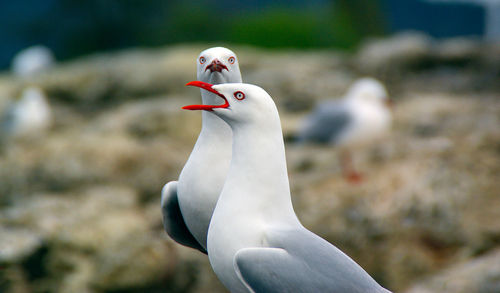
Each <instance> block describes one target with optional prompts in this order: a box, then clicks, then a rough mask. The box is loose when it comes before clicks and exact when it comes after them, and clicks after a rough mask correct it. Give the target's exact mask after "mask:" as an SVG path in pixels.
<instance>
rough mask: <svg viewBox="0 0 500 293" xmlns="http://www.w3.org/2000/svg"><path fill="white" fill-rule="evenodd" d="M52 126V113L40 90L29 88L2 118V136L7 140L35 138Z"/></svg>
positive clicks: (33, 87)
mask: <svg viewBox="0 0 500 293" xmlns="http://www.w3.org/2000/svg"><path fill="white" fill-rule="evenodd" d="M51 125H52V111H51V108H50V105H49V102H48V99H47V97H46V95H45V93H44V92H43V90H42V89H40V88H38V87H35V86H29V87H27V88H26V89H24V90H23V92H22V93H21V97H20V98H19V100H18V101H16V102H14V103H13V104H12V105H11V106H9V107H8V108H7V110H6V112H5V114H4V115H3V117H2V125H1V128H2V136H3V137H7V138H9V139H16V138H28V137H37V136H41V135H43V133H45V131H47V130H48V129H49V128H50V126H51Z"/></svg>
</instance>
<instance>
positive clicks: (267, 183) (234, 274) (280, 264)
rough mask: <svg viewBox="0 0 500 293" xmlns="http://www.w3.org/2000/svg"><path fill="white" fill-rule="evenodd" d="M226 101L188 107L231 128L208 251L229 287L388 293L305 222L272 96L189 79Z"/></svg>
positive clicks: (235, 289)
mask: <svg viewBox="0 0 500 293" xmlns="http://www.w3.org/2000/svg"><path fill="white" fill-rule="evenodd" d="M187 85H190V86H197V87H200V88H202V89H204V90H206V91H208V92H211V93H214V94H216V95H218V96H219V97H220V98H222V100H223V101H224V103H223V104H214V105H207V104H204V105H190V106H185V107H183V109H187V110H205V112H209V113H213V114H215V115H217V116H219V117H220V118H222V119H223V120H224V121H225V122H226V123H227V124H228V125H229V126H230V127H231V129H232V132H233V148H232V150H233V153H232V158H231V164H230V167H229V171H228V174H227V178H226V181H225V183H224V187H223V189H222V192H221V195H220V197H219V201H218V202H217V205H216V207H215V210H214V214H213V216H212V221H211V222H210V228H209V230H208V257H209V260H210V264H211V265H212V268H213V270H214V271H215V273H216V275H217V276H218V278H219V279H220V280H221V281H222V283H223V284H224V285H225V286H226V287H227V288H228V289H229V290H230V291H231V292H350V293H356V292H371V293H377V292H385V293H387V292H389V291H388V290H386V289H384V288H383V287H381V286H380V285H379V284H378V283H377V282H376V281H375V280H374V279H373V278H372V277H371V276H370V275H369V274H368V273H367V272H366V271H364V270H363V269H362V268H361V267H360V266H359V265H358V264H357V263H356V262H354V261H353V260H352V259H351V258H350V257H349V256H347V255H346V254H344V253H343V252H342V251H341V250H339V249H338V248H336V247H335V246H333V245H332V244H330V243H329V242H327V241H326V240H324V239H323V238H321V237H319V236H317V235H316V234H314V233H312V232H311V231H309V230H307V229H306V228H304V226H302V224H301V223H300V221H299V219H298V218H297V216H296V214H295V212H294V210H293V206H292V201H291V196H290V185H289V183H288V175H287V167H286V161H285V147H284V142H283V135H282V130H281V124H280V118H279V115H278V111H277V109H276V105H275V104H274V102H273V100H272V98H271V97H270V96H269V95H268V94H267V93H266V92H265V91H264V90H263V89H262V88H260V87H258V86H255V85H250V84H243V83H232V84H219V85H211V84H209V83H205V82H201V81H193V82H190V83H188V84H187Z"/></svg>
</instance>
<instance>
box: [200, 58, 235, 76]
mask: <svg viewBox="0 0 500 293" xmlns="http://www.w3.org/2000/svg"><path fill="white" fill-rule="evenodd" d="M209 69H210V72H214V71H217V72H220V73H222V70H223V69H225V70H228V69H227V67H226V65H224V64H223V63H222V62H220V61H219V59H217V58H215V59H214V61H212V63H210V64H208V65H207V67H206V68H205V71H207V70H209ZM228 71H229V70H228Z"/></svg>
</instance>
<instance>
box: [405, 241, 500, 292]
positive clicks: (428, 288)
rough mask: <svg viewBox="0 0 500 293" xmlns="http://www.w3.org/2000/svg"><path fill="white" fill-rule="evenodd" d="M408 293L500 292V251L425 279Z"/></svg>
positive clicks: (455, 265)
mask: <svg viewBox="0 0 500 293" xmlns="http://www.w3.org/2000/svg"><path fill="white" fill-rule="evenodd" d="M405 292H407V293H434V292H436V293H437V292H440V293H447V292H450V293H452V292H453V293H469V292H478V293H494V292H500V250H498V249H497V250H495V251H492V252H490V253H488V254H486V255H483V256H480V257H477V258H474V259H472V260H469V261H465V262H462V263H461V264H454V265H453V267H450V268H448V269H445V270H443V271H442V272H440V273H439V274H437V275H435V276H431V277H429V278H426V279H424V280H423V281H421V282H419V283H417V284H416V285H414V286H412V287H411V288H410V289H408V290H407V291H405Z"/></svg>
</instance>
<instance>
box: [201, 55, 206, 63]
mask: <svg viewBox="0 0 500 293" xmlns="http://www.w3.org/2000/svg"><path fill="white" fill-rule="evenodd" d="M206 61H207V59H205V57H203V56H201V57H200V64H203V63H205V62H206Z"/></svg>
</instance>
